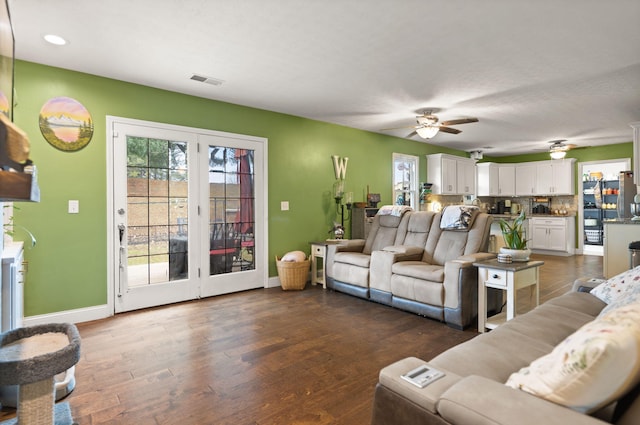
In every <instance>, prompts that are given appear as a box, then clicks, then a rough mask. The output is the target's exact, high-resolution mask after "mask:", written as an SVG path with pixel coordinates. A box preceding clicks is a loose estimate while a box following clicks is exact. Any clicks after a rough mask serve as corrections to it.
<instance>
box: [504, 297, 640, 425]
mask: <svg viewBox="0 0 640 425" xmlns="http://www.w3.org/2000/svg"><path fill="white" fill-rule="evenodd" d="M639 381H640V303H636V304H631V305H627V306H623V307H619V308H617V309H615V310H612V311H611V312H609V313H607V314H605V315H602V316H600V317H598V318H596V319H595V320H593V321H592V322H589V323H587V324H585V325H584V326H583V327H581V328H580V329H578V330H577V331H576V332H574V333H573V334H572V335H570V336H568V337H567V338H566V339H565V340H564V341H562V342H561V343H560V344H558V345H557V346H556V347H555V348H554V349H553V351H552V352H551V353H549V354H547V355H545V356H542V357H540V358H538V359H536V360H534V361H533V362H532V363H531V364H530V365H529V366H527V367H525V368H522V369H521V370H520V371H519V372H516V373H513V374H512V375H511V376H510V377H509V379H508V380H507V382H506V385H507V386H510V387H512V388H516V389H521V390H523V391H526V392H528V393H531V394H533V395H536V396H538V397H541V398H544V399H546V400H549V401H551V402H554V403H557V404H560V405H563V406H566V407H569V408H571V409H574V410H576V411H579V412H582V413H590V412H593V411H595V410H597V409H599V408H601V407H604V406H606V405H608V404H609V403H611V402H612V401H614V400H616V399H618V398H619V397H621V396H622V395H624V394H625V393H626V392H627V391H629V390H630V389H631V388H633V387H634V386H635V385H636V384H637V383H638V382H639Z"/></svg>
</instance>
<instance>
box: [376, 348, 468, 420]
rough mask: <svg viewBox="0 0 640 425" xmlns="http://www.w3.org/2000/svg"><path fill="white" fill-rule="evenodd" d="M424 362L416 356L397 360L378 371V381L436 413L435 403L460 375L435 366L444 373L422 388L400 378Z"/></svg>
mask: <svg viewBox="0 0 640 425" xmlns="http://www.w3.org/2000/svg"><path fill="white" fill-rule="evenodd" d="M425 364H427V365H428V363H427V362H425V361H424V360H420V359H418V358H416V357H407V358H405V359H402V360H399V361H397V362H395V363H393V364H390V365H389V366H387V367H385V368H384V369H382V370H381V371H380V376H379V382H380V385H383V386H385V387H386V388H388V389H389V390H391V391H393V392H395V393H397V394H399V395H401V396H402V397H404V398H406V399H407V400H410V401H412V402H413V403H415V404H417V405H418V406H420V407H422V408H424V409H426V410H428V411H430V412H432V413H436V408H437V403H438V400H439V399H440V397H441V396H442V394H443V393H444V392H445V391H447V390H448V389H449V388H450V387H451V386H452V385H454V384H455V383H456V382H458V381H459V380H460V379H461V377H460V376H459V375H456V374H455V373H453V372H450V371H446V370H443V369H441V368H436V369H438V370H439V371H441V372H444V374H445V375H444V376H443V377H442V378H440V379H437V380H435V381H433V382H432V383H430V384H429V385H427V386H426V387H424V388H418V387H417V386H415V385H413V384H410V383H409V382H407V381H405V380H404V379H402V378H401V375H404V374H405V373H407V372H409V371H411V370H413V369H415V368H417V367H420V366H422V365H425Z"/></svg>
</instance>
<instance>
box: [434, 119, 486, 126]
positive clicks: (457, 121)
mask: <svg viewBox="0 0 640 425" xmlns="http://www.w3.org/2000/svg"><path fill="white" fill-rule="evenodd" d="M472 122H478V118H461V119H459V120H449V121H442V123H441V124H442V125H460V124H469V123H472Z"/></svg>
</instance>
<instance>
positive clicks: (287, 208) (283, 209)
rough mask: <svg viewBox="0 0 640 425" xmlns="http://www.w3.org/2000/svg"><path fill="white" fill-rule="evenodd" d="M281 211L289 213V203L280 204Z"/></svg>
mask: <svg viewBox="0 0 640 425" xmlns="http://www.w3.org/2000/svg"><path fill="white" fill-rule="evenodd" d="M280 211H289V201H282V202H280Z"/></svg>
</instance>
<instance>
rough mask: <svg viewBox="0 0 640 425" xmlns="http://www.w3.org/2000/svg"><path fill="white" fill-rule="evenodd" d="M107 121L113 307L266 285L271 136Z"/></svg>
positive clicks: (121, 308)
mask: <svg viewBox="0 0 640 425" xmlns="http://www.w3.org/2000/svg"><path fill="white" fill-rule="evenodd" d="M107 123H108V128H109V131H110V137H109V140H111V141H112V145H111V148H112V156H111V157H110V159H111V161H110V162H111V164H112V166H111V167H110V168H111V169H112V176H111V179H110V180H111V185H110V193H111V194H112V202H111V203H110V208H111V209H112V211H113V212H112V216H111V220H110V223H109V228H110V234H111V235H112V238H111V240H110V245H111V248H110V251H111V252H112V258H111V263H112V264H111V270H112V273H111V276H112V280H113V285H112V287H113V295H114V297H113V300H114V311H115V312H122V311H128V310H134V309H139V308H145V307H151V306H156V305H162V304H169V303H174V302H180V301H185V300H190V299H194V298H198V297H205V296H211V295H217V294H223V293H229V292H235V291H241V290H246V289H251V288H257V287H263V286H265V284H266V280H267V269H266V255H265V248H264V247H265V239H266V226H265V217H264V213H263V212H264V203H265V199H266V185H265V183H264V180H265V175H266V173H265V167H264V158H265V156H264V150H265V149H266V140H264V139H259V138H253V137H248V136H241V135H233V134H228V133H220V132H213V131H208V130H201V129H191V128H186V127H178V126H170V125H163V124H157V123H149V122H144V121H135V120H127V119H122V118H115V117H108V119H107Z"/></svg>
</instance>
